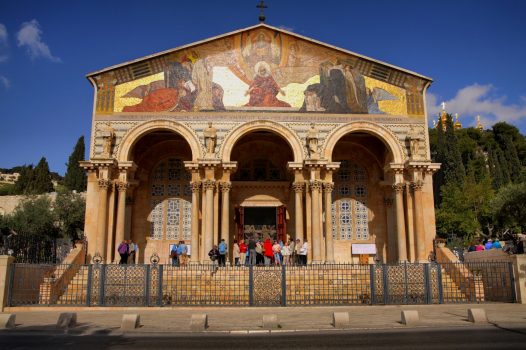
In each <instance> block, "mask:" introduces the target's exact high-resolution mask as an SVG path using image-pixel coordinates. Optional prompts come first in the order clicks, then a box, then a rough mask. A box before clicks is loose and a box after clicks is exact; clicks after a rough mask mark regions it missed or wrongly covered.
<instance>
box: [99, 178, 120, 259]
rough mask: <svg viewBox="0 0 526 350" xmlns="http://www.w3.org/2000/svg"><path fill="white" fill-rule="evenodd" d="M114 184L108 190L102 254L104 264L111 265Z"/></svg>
mask: <svg viewBox="0 0 526 350" xmlns="http://www.w3.org/2000/svg"><path fill="white" fill-rule="evenodd" d="M116 187H117V186H116V183H115V182H112V183H111V185H110V188H109V189H108V208H107V211H108V217H107V219H106V254H102V255H103V256H105V261H106V264H111V263H112V261H113V257H114V255H115V254H114V251H113V250H114V249H115V250H116V248H113V242H114V241H115V224H116V222H115V220H116V215H115V212H116V210H117V209H116V208H115V205H116V203H115V201H116V199H117V196H116V192H117V190H116Z"/></svg>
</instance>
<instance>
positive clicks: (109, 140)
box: [101, 123, 115, 158]
mask: <svg viewBox="0 0 526 350" xmlns="http://www.w3.org/2000/svg"><path fill="white" fill-rule="evenodd" d="M106 125H107V126H106V127H105V128H104V129H103V130H102V131H101V136H102V156H103V157H105V158H109V157H111V155H112V151H113V144H114V142H115V129H113V127H112V126H111V124H110V123H107V124H106Z"/></svg>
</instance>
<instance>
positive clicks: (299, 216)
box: [292, 182, 305, 244]
mask: <svg viewBox="0 0 526 350" xmlns="http://www.w3.org/2000/svg"><path fill="white" fill-rule="evenodd" d="M292 188H293V189H294V193H295V203H294V207H295V218H294V221H295V224H296V238H299V239H301V244H303V242H304V241H305V236H304V235H303V191H304V190H305V184H304V183H303V182H294V183H293V184H292Z"/></svg>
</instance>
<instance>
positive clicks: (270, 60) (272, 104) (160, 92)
mask: <svg viewBox="0 0 526 350" xmlns="http://www.w3.org/2000/svg"><path fill="white" fill-rule="evenodd" d="M88 78H89V79H90V80H91V81H93V82H94V83H95V84H96V86H97V105H96V111H97V113H138V112H140V113H160V112H162V113H167V112H190V111H191V112H214V111H215V112H224V111H238V112H276V113H288V112H295V113H330V114H387V115H395V116H411V117H423V116H424V105H423V94H424V90H425V87H426V85H427V84H429V83H430V82H431V79H430V78H427V77H424V76H421V75H419V74H417V73H413V72H410V71H407V70H405V69H402V68H398V67H395V66H392V65H389V64H386V63H383V62H380V61H377V60H374V59H370V58H367V57H365V56H362V55H359V54H355V53H352V52H350V51H346V50H343V49H340V48H336V47H333V46H331V45H328V44H324V43H321V42H318V41H315V40H312V39H309V38H305V37H302V36H299V35H297V34H295V33H291V32H288V31H285V30H282V29H279V28H274V27H271V26H268V25H265V24H260V25H257V26H254V27H250V28H246V29H243V30H240V31H236V32H232V33H227V34H225V35H222V36H219V37H215V38H211V39H207V40H204V41H200V42H197V43H192V44H189V45H185V46H182V47H179V48H175V49H172V50H168V51H165V52H161V53H159V54H156V55H151V56H147V57H144V58H141V59H138V60H135V61H132V62H126V63H123V64H121V65H117V66H113V67H109V68H107V69H104V70H101V71H98V72H94V73H91V74H89V75H88Z"/></svg>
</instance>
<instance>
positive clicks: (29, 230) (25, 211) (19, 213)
mask: <svg viewBox="0 0 526 350" xmlns="http://www.w3.org/2000/svg"><path fill="white" fill-rule="evenodd" d="M9 219H10V220H9V222H10V225H11V227H12V228H13V229H14V230H15V231H16V232H18V233H21V234H42V235H47V236H50V237H57V236H58V235H59V232H60V231H59V228H58V226H57V224H56V219H55V215H54V213H53V209H52V203H51V200H50V199H49V198H48V197H47V196H40V197H30V198H28V199H26V200H24V201H22V202H21V203H20V204H19V205H18V206H17V207H16V208H15V211H14V212H13V214H12V215H11V216H10V218H9Z"/></svg>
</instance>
